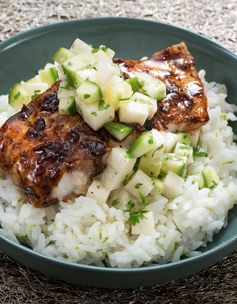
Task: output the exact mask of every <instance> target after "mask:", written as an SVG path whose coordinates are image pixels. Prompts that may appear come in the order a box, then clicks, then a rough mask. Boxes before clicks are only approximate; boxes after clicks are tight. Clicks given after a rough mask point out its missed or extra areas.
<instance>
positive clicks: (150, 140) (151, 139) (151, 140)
mask: <svg viewBox="0 0 237 304" xmlns="http://www.w3.org/2000/svg"><path fill="white" fill-rule="evenodd" d="M148 144H149V145H152V144H154V140H153V138H152V137H150V138H149V139H148Z"/></svg>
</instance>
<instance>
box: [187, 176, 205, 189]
mask: <svg viewBox="0 0 237 304" xmlns="http://www.w3.org/2000/svg"><path fill="white" fill-rule="evenodd" d="M190 176H192V179H193V181H194V182H196V183H198V188H199V189H203V188H205V187H206V186H205V182H204V179H203V175H202V173H198V174H196V175H190Z"/></svg>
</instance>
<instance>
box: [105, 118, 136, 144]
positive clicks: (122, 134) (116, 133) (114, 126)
mask: <svg viewBox="0 0 237 304" xmlns="http://www.w3.org/2000/svg"><path fill="white" fill-rule="evenodd" d="M104 127H105V129H106V130H107V131H108V132H109V133H110V134H111V135H112V136H113V137H115V138H116V139H118V140H120V141H121V140H124V139H125V138H126V137H127V136H128V135H129V134H130V133H131V132H132V131H133V128H132V127H130V126H127V125H125V124H122V123H119V122H116V121H111V122H107V123H106V124H105V125H104Z"/></svg>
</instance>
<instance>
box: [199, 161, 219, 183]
mask: <svg viewBox="0 0 237 304" xmlns="http://www.w3.org/2000/svg"><path fill="white" fill-rule="evenodd" d="M202 176H203V180H204V184H205V187H206V188H215V187H216V186H217V185H218V183H219V181H220V179H219V176H218V174H217V173H216V170H215V169H214V168H213V167H211V166H208V167H207V168H206V169H204V170H203V171H202Z"/></svg>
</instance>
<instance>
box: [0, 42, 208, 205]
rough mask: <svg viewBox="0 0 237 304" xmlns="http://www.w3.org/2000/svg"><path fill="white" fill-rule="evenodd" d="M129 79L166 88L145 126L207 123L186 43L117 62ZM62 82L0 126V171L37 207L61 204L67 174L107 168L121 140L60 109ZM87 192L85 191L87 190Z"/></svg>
mask: <svg viewBox="0 0 237 304" xmlns="http://www.w3.org/2000/svg"><path fill="white" fill-rule="evenodd" d="M115 62H117V63H118V64H119V66H120V68H121V70H122V71H123V72H124V75H125V76H126V77H130V76H132V73H133V72H134V71H137V72H146V73H149V74H151V75H153V76H155V77H157V78H159V79H161V80H162V81H164V82H165V84H166V86H167V97H166V98H165V99H164V100H162V101H159V102H158V110H157V113H156V114H155V116H154V117H153V118H152V119H151V120H150V121H147V122H146V124H145V126H144V127H141V126H138V125H137V126H135V127H136V131H135V133H138V132H142V131H144V129H152V128H156V129H158V130H165V129H169V130H185V131H190V130H193V129H197V128H199V127H200V126H201V125H203V124H204V123H205V122H207V121H208V114H207V101H206V96H205V94H204V90H203V85H202V83H201V80H200V78H199V76H198V74H197V71H196V69H195V66H194V60H193V57H192V56H191V54H190V53H189V52H188V50H187V47H186V46H185V44H184V43H180V44H177V45H174V46H171V47H170V48H168V49H166V50H164V51H161V52H157V53H155V54H154V55H153V56H152V57H151V58H149V59H147V60H141V61H137V60H120V59H117V60H115ZM58 88H59V83H56V84H54V85H53V86H52V87H51V88H50V89H49V90H47V91H46V92H44V93H43V94H41V95H39V96H38V97H36V98H35V99H34V100H33V101H32V102H31V103H29V104H28V105H27V106H23V107H22V110H21V111H20V112H19V113H17V114H15V115H13V116H12V117H11V118H10V119H8V120H7V121H6V122H5V124H4V125H3V126H2V127H1V128H0V169H2V170H4V171H5V172H7V173H8V174H9V175H10V176H11V177H12V179H13V181H14V183H15V184H16V185H18V186H19V187H20V188H21V189H22V190H23V192H24V194H25V195H26V197H27V199H28V201H29V202H30V203H31V204H33V205H34V206H36V207H45V206H48V205H51V204H54V203H57V202H58V198H57V197H53V196H52V189H54V188H55V187H56V186H57V185H58V184H59V181H60V180H61V178H62V176H63V174H64V173H66V172H71V171H72V170H74V169H79V170H82V171H83V172H85V173H86V175H87V176H89V177H93V176H94V175H96V174H98V173H100V172H101V170H102V169H103V156H104V155H105V154H106V153H107V152H108V151H109V150H110V149H111V147H113V146H114V145H117V144H118V143H117V142H116V141H115V140H113V141H112V140H111V137H110V135H109V134H108V133H107V132H106V131H105V130H104V129H101V130H100V131H97V132H94V131H93V130H91V129H90V127H89V126H88V125H87V124H86V123H85V122H84V121H83V120H82V118H81V117H80V115H79V114H78V115H75V116H63V115H60V114H59V112H58V103H59V100H58V98H57V92H58ZM83 194H85V193H83Z"/></svg>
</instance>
